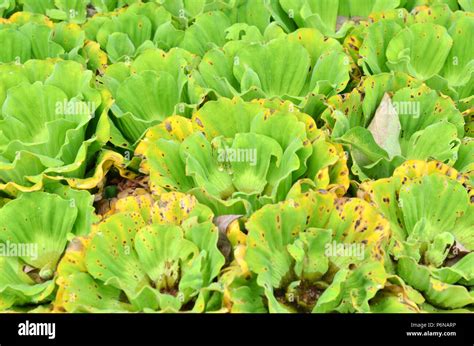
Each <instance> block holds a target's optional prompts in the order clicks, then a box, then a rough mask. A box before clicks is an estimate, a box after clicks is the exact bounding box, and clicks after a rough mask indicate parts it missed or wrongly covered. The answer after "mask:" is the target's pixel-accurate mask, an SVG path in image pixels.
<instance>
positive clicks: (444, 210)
mask: <svg viewBox="0 0 474 346" xmlns="http://www.w3.org/2000/svg"><path fill="white" fill-rule="evenodd" d="M359 194H360V195H361V197H363V198H365V199H367V200H369V201H371V202H372V203H373V204H374V205H375V206H376V207H377V208H378V209H379V210H380V211H381V212H382V213H383V214H384V215H385V216H386V217H387V219H388V220H389V221H390V224H391V228H392V230H393V233H394V239H395V240H396V241H395V242H394V243H393V244H392V246H391V249H390V251H391V254H392V256H393V257H394V260H395V263H396V271H397V273H398V275H400V277H401V278H403V280H405V282H406V283H407V284H409V285H411V286H412V287H414V288H415V289H417V290H418V291H420V292H422V294H423V295H424V296H425V298H426V300H427V301H428V303H430V304H431V305H433V306H434V307H435V308H438V309H439V308H441V309H456V308H463V307H468V306H470V305H472V304H473V302H474V298H473V291H472V284H473V280H474V276H473V275H474V272H473V268H474V253H473V248H474V237H473V236H474V219H473V218H474V203H473V196H474V193H473V190H472V186H471V185H470V183H469V179H468V177H467V176H465V175H463V174H460V173H458V172H457V171H456V170H455V169H454V168H452V167H450V166H448V165H445V164H443V163H441V162H438V161H419V160H411V161H407V162H405V163H404V164H403V165H401V166H400V167H398V168H397V169H396V170H395V172H394V173H393V176H392V177H390V178H385V179H379V180H374V181H367V182H365V183H363V184H361V185H360V191H359Z"/></svg>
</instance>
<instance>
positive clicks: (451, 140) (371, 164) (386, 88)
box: [321, 73, 465, 180]
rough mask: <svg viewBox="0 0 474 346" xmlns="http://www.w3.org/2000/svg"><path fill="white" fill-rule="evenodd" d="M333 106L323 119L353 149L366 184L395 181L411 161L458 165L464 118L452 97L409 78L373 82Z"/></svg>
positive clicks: (389, 76) (355, 165)
mask: <svg viewBox="0 0 474 346" xmlns="http://www.w3.org/2000/svg"><path fill="white" fill-rule="evenodd" d="M328 105H329V107H328V109H327V110H325V111H324V113H323V114H322V116H321V118H322V119H323V120H324V121H325V123H326V126H327V127H328V128H330V129H331V130H332V132H331V136H332V138H333V139H334V140H336V141H338V142H340V143H343V144H345V145H347V146H348V147H350V148H351V150H350V152H351V158H352V172H353V173H354V174H355V175H356V176H358V177H359V179H361V180H365V179H368V178H382V177H389V176H390V175H391V174H392V172H393V170H394V169H395V168H396V167H398V166H399V165H400V164H401V163H403V162H404V161H405V160H411V159H419V160H426V159H431V158H433V159H437V160H440V161H443V162H446V163H449V164H451V165H453V164H454V163H455V162H456V161H457V160H458V151H459V147H460V145H461V141H462V139H463V137H464V125H465V120H464V117H463V115H462V114H461V112H460V111H459V110H458V109H457V108H456V105H455V103H454V101H453V100H452V99H451V98H449V97H448V96H445V95H443V94H441V93H438V92H436V91H434V90H432V89H430V88H429V87H428V86H426V85H425V84H424V83H422V82H421V81H418V80H416V79H414V78H412V77H409V76H408V75H406V74H403V73H381V74H378V75H376V76H370V77H367V78H365V79H364V80H363V81H362V82H361V84H360V86H359V87H357V88H355V89H353V90H352V91H351V92H350V93H348V94H344V95H336V96H334V97H332V98H330V99H329V100H328Z"/></svg>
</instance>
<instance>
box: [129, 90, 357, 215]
mask: <svg viewBox="0 0 474 346" xmlns="http://www.w3.org/2000/svg"><path fill="white" fill-rule="evenodd" d="M222 117H225V121H222V120H221V119H222ZM136 154H137V155H141V156H144V158H145V160H144V161H143V164H142V171H143V172H146V173H149V174H150V187H151V189H152V191H153V192H155V193H160V192H162V191H181V192H186V193H191V194H193V195H195V196H196V197H197V198H198V200H199V201H200V202H201V203H204V204H206V205H208V206H209V207H211V208H212V209H213V211H214V212H215V213H216V215H223V214H243V215H248V214H250V213H251V212H252V211H254V210H256V209H258V208H259V207H261V206H262V205H264V204H267V203H274V202H277V201H281V200H283V199H285V197H286V194H287V193H288V191H289V190H290V188H291V186H292V185H293V184H294V182H296V181H297V180H298V179H300V178H309V179H310V180H312V181H315V182H316V187H317V188H325V189H333V190H337V192H338V194H341V195H342V194H344V192H345V191H346V190H347V188H348V185H349V178H348V169H347V166H346V157H345V153H344V152H343V151H342V147H341V146H340V145H337V144H333V143H331V142H329V141H328V140H327V137H326V135H325V134H324V133H323V132H322V131H321V130H319V129H317V128H316V125H315V123H314V120H313V119H312V118H311V117H310V116H308V115H307V114H304V113H301V112H299V111H298V110H297V109H296V108H295V107H294V106H293V104H291V103H289V102H283V103H280V102H278V101H267V100H262V101H253V102H244V101H242V100H240V99H237V98H236V99H233V100H229V99H226V98H222V99H219V100H217V101H209V102H207V103H206V104H205V105H204V106H203V107H202V108H200V109H199V110H198V111H196V112H195V113H194V114H193V117H192V119H187V118H183V117H179V116H173V117H170V118H168V119H167V120H165V121H164V122H163V123H162V124H160V125H158V126H156V127H154V128H151V129H150V130H149V131H148V132H147V134H146V136H145V138H144V140H143V141H142V142H141V143H140V145H139V147H138V148H137V150H136Z"/></svg>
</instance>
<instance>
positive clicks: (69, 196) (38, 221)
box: [0, 186, 93, 311]
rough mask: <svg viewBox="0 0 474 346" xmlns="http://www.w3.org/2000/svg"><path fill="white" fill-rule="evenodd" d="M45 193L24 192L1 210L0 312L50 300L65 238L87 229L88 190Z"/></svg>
mask: <svg viewBox="0 0 474 346" xmlns="http://www.w3.org/2000/svg"><path fill="white" fill-rule="evenodd" d="M48 190H50V192H51V193H49V192H31V193H24V194H22V195H21V196H20V197H18V198H17V199H15V200H12V201H10V202H8V203H7V204H5V205H4V206H3V207H2V208H0V224H1V225H2V226H1V227H0V271H1V273H2V275H1V277H0V311H5V310H10V309H13V308H21V307H24V306H26V307H27V306H28V305H31V304H41V303H48V302H50V301H51V300H52V299H53V298H54V290H55V284H54V276H55V273H56V267H57V264H58V262H59V260H60V259H61V256H62V254H63V252H64V250H65V248H66V245H67V242H68V238H69V237H70V235H72V234H74V235H80V234H84V233H86V232H87V230H88V229H90V226H91V221H92V199H93V198H92V196H91V195H90V194H89V193H88V192H86V191H76V190H72V189H69V188H66V187H63V186H50V187H49V188H48Z"/></svg>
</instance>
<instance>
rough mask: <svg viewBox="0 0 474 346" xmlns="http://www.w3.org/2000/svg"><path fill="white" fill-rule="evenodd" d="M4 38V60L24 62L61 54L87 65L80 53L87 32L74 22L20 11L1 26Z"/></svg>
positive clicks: (0, 55)
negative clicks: (52, 20) (53, 20)
mask: <svg viewBox="0 0 474 346" xmlns="http://www.w3.org/2000/svg"><path fill="white" fill-rule="evenodd" d="M0 39H1V40H2V44H3V48H2V51H1V52H0V62H4V63H8V62H15V63H17V64H20V63H25V62H26V61H27V60H29V59H47V58H56V57H60V58H63V59H67V60H75V61H78V62H80V63H82V64H83V65H85V64H86V61H85V60H84V58H83V56H82V54H80V53H82V51H81V49H82V48H83V46H84V44H85V33H84V31H83V30H82V28H81V27H80V26H79V25H77V24H74V23H65V22H61V23H53V22H51V21H50V20H49V18H47V17H43V16H40V15H37V16H34V15H32V14H31V13H27V12H17V13H16V14H15V16H12V18H10V19H9V20H8V21H6V22H5V23H4V24H3V25H0Z"/></svg>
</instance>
